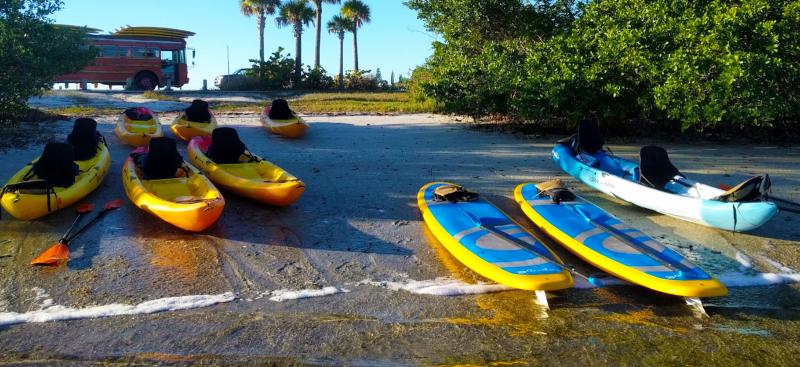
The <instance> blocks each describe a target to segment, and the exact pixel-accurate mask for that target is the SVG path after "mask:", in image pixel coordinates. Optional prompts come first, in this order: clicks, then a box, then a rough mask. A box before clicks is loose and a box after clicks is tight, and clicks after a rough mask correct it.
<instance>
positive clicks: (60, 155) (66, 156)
mask: <svg viewBox="0 0 800 367" xmlns="http://www.w3.org/2000/svg"><path fill="white" fill-rule="evenodd" d="M79 173H80V170H79V169H78V165H77V164H75V149H74V148H73V147H72V145H71V144H69V143H47V145H45V147H44V152H42V156H41V157H39V160H38V161H36V163H34V164H33V168H32V169H31V174H32V175H35V176H36V177H38V178H39V179H41V180H45V181H47V183H48V184H49V185H50V186H53V187H70V186H72V184H74V183H75V177H76V176H78V174H79ZM26 179H27V178H26Z"/></svg>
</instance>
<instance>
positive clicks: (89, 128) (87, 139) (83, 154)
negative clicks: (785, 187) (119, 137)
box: [67, 118, 101, 161]
mask: <svg viewBox="0 0 800 367" xmlns="http://www.w3.org/2000/svg"><path fill="white" fill-rule="evenodd" d="M100 139H101V138H100V133H98V132H97V121H95V120H93V119H90V118H79V119H77V120H75V125H74V126H73V127H72V132H71V133H70V134H69V135H68V136H67V143H70V144H72V147H73V148H74V149H75V160H76V161H85V160H89V159H92V158H93V157H94V156H95V155H97V143H99V142H100Z"/></svg>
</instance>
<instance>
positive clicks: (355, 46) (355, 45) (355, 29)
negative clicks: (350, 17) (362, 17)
mask: <svg viewBox="0 0 800 367" xmlns="http://www.w3.org/2000/svg"><path fill="white" fill-rule="evenodd" d="M357 32H358V27H353V60H354V61H355V70H356V71H358V34H357Z"/></svg>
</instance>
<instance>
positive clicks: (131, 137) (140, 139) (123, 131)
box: [114, 113, 164, 147]
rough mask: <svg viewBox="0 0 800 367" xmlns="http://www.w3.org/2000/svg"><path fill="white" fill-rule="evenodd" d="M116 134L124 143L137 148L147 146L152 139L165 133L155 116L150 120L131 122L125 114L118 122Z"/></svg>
mask: <svg viewBox="0 0 800 367" xmlns="http://www.w3.org/2000/svg"><path fill="white" fill-rule="evenodd" d="M114 132H115V133H116V134H117V136H118V137H119V139H120V140H122V142H124V143H125V144H128V145H133V146H136V147H144V146H147V143H149V142H150V139H152V138H158V137H162V136H164V131H163V130H162V129H161V124H160V123H159V121H158V117H157V116H156V115H155V114H153V118H151V119H149V120H146V121H137V120H131V119H130V118H128V116H126V115H125V114H124V113H123V114H122V115H121V116H120V117H119V121H117V126H116V127H115V128H114Z"/></svg>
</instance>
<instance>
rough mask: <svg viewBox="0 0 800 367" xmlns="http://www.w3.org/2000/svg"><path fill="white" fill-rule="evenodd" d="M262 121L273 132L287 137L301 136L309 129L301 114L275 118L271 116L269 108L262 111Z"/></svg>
mask: <svg viewBox="0 0 800 367" xmlns="http://www.w3.org/2000/svg"><path fill="white" fill-rule="evenodd" d="M261 123H262V124H263V125H264V127H265V128H266V129H267V130H269V131H270V132H271V133H273V134H277V135H280V136H283V137H287V138H293V139H294V138H299V137H301V136H303V135H305V134H306V131H308V124H307V123H306V121H305V120H303V118H302V117H300V116H295V117H294V118H292V119H287V120H273V119H270V118H269V108H267V109H265V110H264V112H262V113H261Z"/></svg>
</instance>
